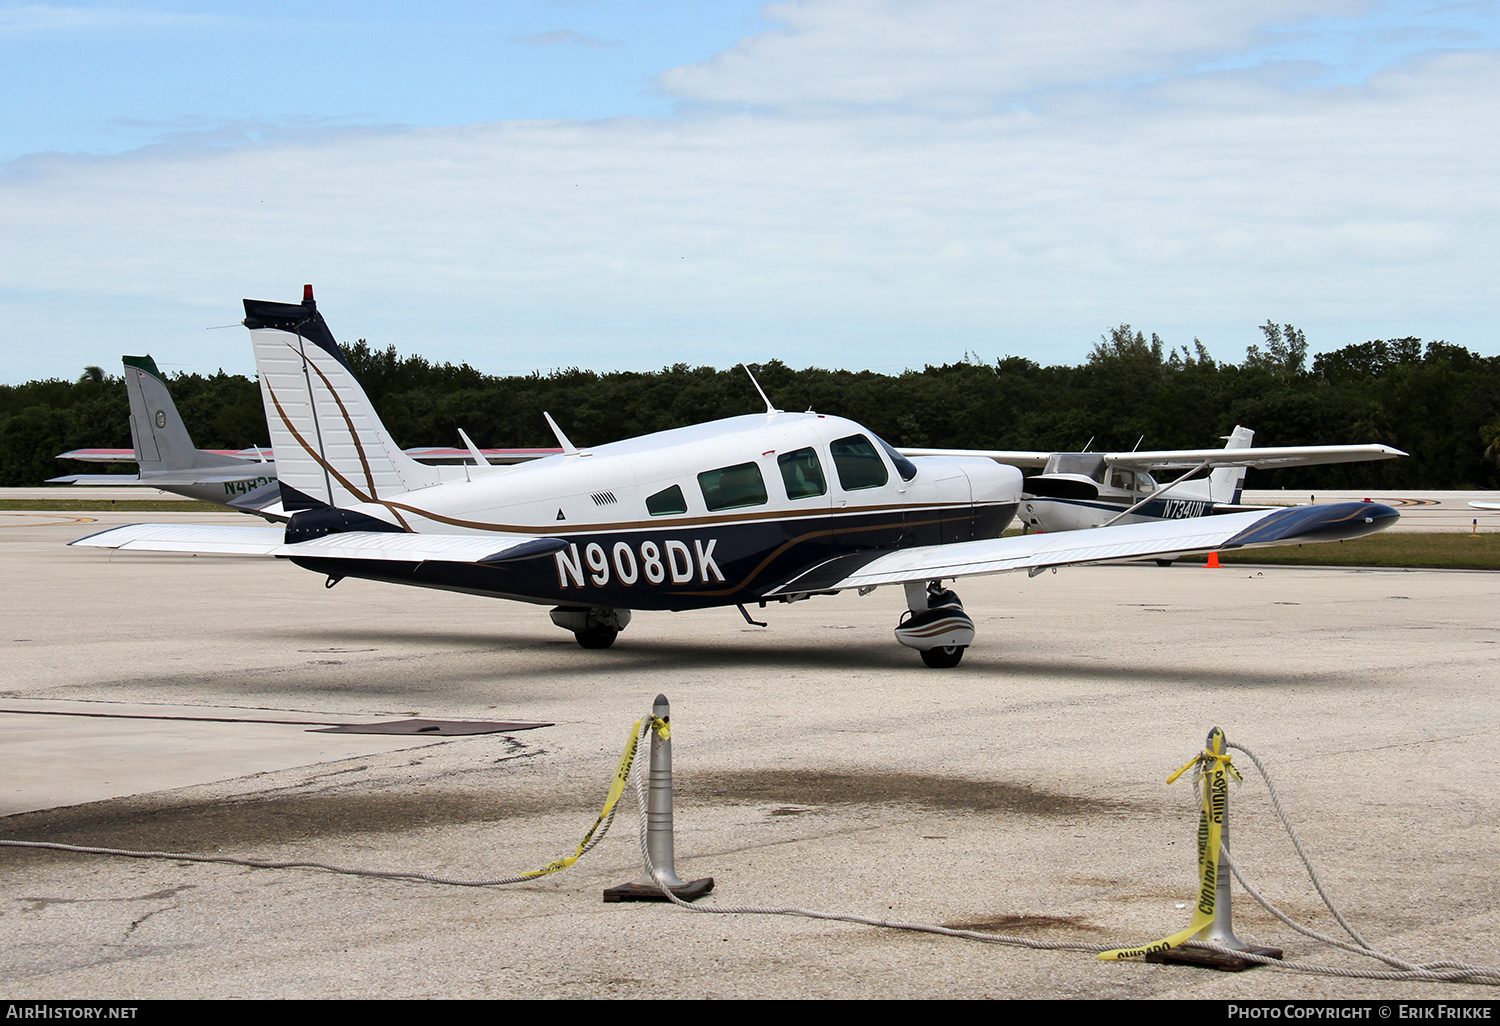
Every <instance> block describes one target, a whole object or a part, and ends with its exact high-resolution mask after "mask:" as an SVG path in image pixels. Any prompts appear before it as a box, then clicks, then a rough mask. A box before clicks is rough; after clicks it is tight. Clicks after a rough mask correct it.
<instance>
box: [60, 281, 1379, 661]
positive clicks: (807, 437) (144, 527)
mask: <svg viewBox="0 0 1500 1026" xmlns="http://www.w3.org/2000/svg"><path fill="white" fill-rule="evenodd" d="M245 315H246V316H245V322H244V323H245V326H246V327H248V328H249V329H250V335H251V339H252V342H253V345H254V348H255V360H256V366H257V368H258V370H259V374H260V385H261V394H262V397H263V399H264V401H265V407H266V417H267V421H268V423H269V426H270V429H271V443H272V445H273V446H274V447H275V451H276V456H277V469H278V471H279V474H280V482H281V491H282V505H283V507H284V508H285V510H286V511H287V513H289V514H290V519H289V521H288V522H287V524H286V526H285V529H282V528H280V527H202V526H190V525H174V524H136V525H132V526H128V527H119V528H114V529H112V530H109V531H104V532H101V533H99V534H95V535H91V536H90V537H88V538H83V539H80V540H79V541H77V542H74V543H73V544H75V545H90V546H101V547H106V548H119V549H147V550H153V551H177V552H203V553H245V554H260V555H269V556H279V557H285V558H287V559H290V560H291V561H292V562H294V563H296V564H297V565H298V566H302V567H305V568H307V569H309V570H313V571H315V572H317V573H321V574H326V575H327V576H328V583H329V585H330V586H332V585H333V584H334V583H336V582H337V581H339V580H340V579H342V578H344V577H358V578H366V579H370V580H378V581H388V582H391V583H396V584H412V585H419V586H423V587H430V588H444V589H449V590H454V591H464V592H471V593H474V594H479V595H490V596H495V597H499V598H508V599H515V600H518V601H522V602H532V603H538V604H543V605H549V606H553V607H555V608H553V610H552V619H553V621H554V622H555V623H556V624H557V625H558V626H559V627H562V628H564V629H566V630H570V631H572V632H573V633H574V634H575V635H576V636H577V639H578V641H579V642H580V643H581V644H582V645H583V646H584V647H586V648H605V647H607V646H609V645H610V644H612V643H613V642H614V640H615V637H616V636H617V635H618V634H619V632H620V631H621V630H622V629H623V628H624V627H625V626H626V625H627V624H628V623H629V622H630V611H631V610H640V609H649V610H686V609H699V608H704V607H710V606H738V607H739V608H740V611H741V613H743V614H744V615H745V618H746V619H749V618H750V614H749V613H748V612H747V611H746V610H745V608H744V606H745V604H746V603H749V602H757V603H760V604H762V605H764V604H765V603H767V602H773V601H781V602H792V601H796V600H799V599H805V598H808V597H810V596H813V595H826V594H832V593H835V592H839V591H843V590H847V589H859V591H860V592H861V593H864V592H866V591H869V590H873V589H874V588H876V587H879V586H881V585H901V586H903V587H904V589H905V594H906V601H907V612H906V613H905V614H903V617H902V620H901V622H900V623H899V624H898V626H897V627H896V637H897V640H898V641H900V642H901V643H902V644H904V645H907V646H908V647H911V648H914V649H917V650H918V651H919V652H921V655H922V659H923V661H924V662H925V663H926V664H927V665H928V666H934V667H951V666H956V665H957V664H958V662H959V660H960V659H961V658H962V656H963V653H964V650H965V648H966V647H967V646H968V645H969V644H970V643H971V642H972V641H973V638H974V625H973V622H972V621H971V620H970V619H969V617H968V616H967V615H966V614H965V613H964V611H963V607H962V605H961V603H960V602H959V600H958V597H957V596H956V595H954V594H953V592H952V591H950V590H948V589H947V588H945V587H944V586H943V584H944V582H945V581H950V580H952V579H954V578H958V577H965V576H969V575H975V574H989V573H1000V572H1004V571H1008V570H1028V571H1030V572H1031V573H1033V574H1035V573H1039V572H1041V571H1042V570H1045V569H1048V568H1056V567H1059V566H1068V565H1078V564H1085V563H1100V562H1109V561H1115V560H1127V559H1142V558H1154V557H1165V556H1176V555H1182V554H1184V553H1189V552H1202V551H1209V550H1215V549H1218V550H1222V549H1233V548H1240V547H1245V546H1254V545H1270V544H1285V543H1287V542H1308V541H1333V540H1339V539H1346V538H1354V537H1358V536H1360V535H1364V534H1368V533H1370V532H1372V531H1378V530H1381V529H1382V528H1385V527H1388V526H1390V525H1391V524H1393V523H1395V521H1396V519H1397V514H1396V512H1395V510H1393V509H1391V508H1389V507H1387V506H1383V505H1379V504H1375V503H1355V502H1350V503H1342V504H1337V505H1326V506H1314V507H1297V508H1291V509H1283V510H1279V511H1274V512H1254V513H1238V514H1226V515H1224V516H1214V517H1198V518H1193V519H1185V520H1175V521H1167V522H1159V523H1147V524H1133V525H1126V526H1119V527H1106V528H1099V529H1097V530H1092V531H1077V532H1068V533H1062V534H1047V535H1041V536H1037V535H1033V536H1030V537H1009V538H1002V537H1000V534H1001V532H1002V531H1003V530H1004V529H1005V527H1006V526H1007V525H1008V524H1009V523H1010V522H1011V520H1012V519H1013V518H1014V517H1015V514H1016V508H1017V505H1018V504H1019V503H1020V501H1021V495H1022V487H1023V485H1022V477H1021V472H1020V471H1019V470H1017V469H1016V468H1015V467H1011V466H1005V465H1002V464H1000V463H997V462H995V461H994V460H992V459H989V458H985V457H983V456H964V455H951V456H944V457H918V458H907V457H904V456H902V455H901V454H900V453H898V452H897V451H896V450H895V449H893V448H892V447H891V446H889V445H887V444H886V443H885V442H883V441H882V440H881V439H880V438H878V437H877V436H876V435H875V434H874V433H873V432H871V431H869V430H867V429H866V428H863V427H861V426H860V425H858V424H856V423H854V422H853V421H849V420H845V419H843V418H841V417H833V416H824V415H822V414H817V413H811V412H809V413H785V412H782V411H779V410H775V409H773V408H772V407H771V404H770V403H769V402H767V404H766V412H765V413H759V414H753V415H749V416H741V417H731V418H729V419H727V420H719V421H714V422H712V423H708V424H700V425H697V426H694V427H685V428H677V429H674V430H670V431H662V432H658V433H656V434H651V435H644V436H642V437H639V438H632V439H627V440H625V441H620V442H611V443H609V444H606V445H599V446H595V447H592V448H588V449H579V448H577V447H576V446H573V445H572V444H570V443H569V442H568V440H567V438H566V436H564V435H563V434H562V432H561V431H558V436H559V438H558V440H559V442H560V443H561V444H562V447H563V450H564V451H563V452H562V453H560V454H558V455H555V456H548V457H545V458H542V459H538V460H534V461H532V462H529V463H524V464H519V465H516V466H512V467H508V468H493V469H490V468H486V470H487V471H488V472H486V473H483V474H481V475H476V476H474V477H473V479H472V480H458V481H455V480H451V479H450V480H446V481H445V480H443V478H442V476H441V475H440V474H439V473H438V470H437V468H435V467H430V466H425V465H423V464H420V463H417V462H416V461H414V460H412V459H411V458H410V457H408V456H406V455H405V454H404V453H403V452H402V451H401V450H400V449H399V448H398V447H397V446H396V443H395V442H394V440H393V439H392V438H391V436H390V434H389V433H388V432H387V431H386V430H385V428H384V426H383V425H382V424H381V423H380V420H379V418H378V417H377V416H376V415H375V411H374V409H373V408H372V407H371V405H370V403H369V401H368V399H367V398H366V396H365V393H364V391H363V389H361V388H360V386H359V383H358V382H357V381H356V380H355V379H354V375H353V374H352V372H351V371H350V368H349V364H348V363H347V361H346V360H345V359H344V356H343V353H342V352H341V351H340V350H339V347H338V344H337V343H336V342H335V341H334V338H333V335H332V334H331V333H330V332H329V330H328V326H327V325H326V324H325V322H324V321H323V318H322V316H321V314H319V313H318V310H317V306H316V304H315V303H314V301H313V297H312V289H311V287H308V288H307V290H306V291H305V293H304V298H303V301H302V303H301V304H300V305H298V304H287V303H270V302H262V301H257V300H246V301H245ZM450 470H451V468H450Z"/></svg>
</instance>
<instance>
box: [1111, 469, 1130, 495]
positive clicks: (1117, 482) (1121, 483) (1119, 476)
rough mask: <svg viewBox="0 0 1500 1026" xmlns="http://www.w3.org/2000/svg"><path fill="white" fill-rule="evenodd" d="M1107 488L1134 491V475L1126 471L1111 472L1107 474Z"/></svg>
mask: <svg viewBox="0 0 1500 1026" xmlns="http://www.w3.org/2000/svg"><path fill="white" fill-rule="evenodd" d="M1109 486H1110V487H1111V488H1119V489H1122V490H1124V491H1127V492H1130V491H1134V490H1135V475H1134V474H1133V473H1131V472H1130V471H1128V470H1118V469H1116V470H1111V471H1110V472H1109Z"/></svg>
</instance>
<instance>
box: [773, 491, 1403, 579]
mask: <svg viewBox="0 0 1500 1026" xmlns="http://www.w3.org/2000/svg"><path fill="white" fill-rule="evenodd" d="M1398 519H1399V516H1398V514H1397V513H1396V511H1395V510H1393V509H1391V508H1390V507H1389V506H1383V505H1381V504H1380V503H1377V502H1340V503H1332V504H1329V505H1326V506H1293V507H1290V508H1283V509H1278V510H1274V511H1271V512H1265V513H1231V514H1227V515H1225V516H1214V517H1189V518H1186V519H1182V520H1166V521H1158V522H1155V523H1148V524H1128V525H1125V526H1120V527H1100V528H1095V529H1093V530H1087V531H1062V532H1056V533H1052V534H1034V535H1014V536H1011V537H1009V538H990V539H987V540H985V541H972V542H958V543H955V544H952V545H926V546H922V547H920V548H913V549H900V550H897V551H895V552H889V553H886V554H885V555H882V556H877V557H876V558H874V559H873V560H871V561H869V562H866V563H865V564H864V565H863V566H860V567H858V568H857V569H855V568H851V569H850V571H849V572H848V573H847V574H845V575H844V576H843V577H842V578H841V579H837V580H831V579H830V575H829V574H828V573H827V569H826V568H816V569H814V570H811V571H809V572H808V573H807V574H804V575H803V578H807V579H808V580H809V581H812V580H816V582H817V587H816V590H819V591H836V590H840V589H845V588H866V587H873V586H875V585H880V584H902V583H905V582H907V581H929V580H941V579H947V578H955V577H969V576H974V575H979V574H998V573H1005V572H1007V571H1010V570H1037V569H1046V568H1047V567H1055V566H1078V565H1082V564H1086V563H1109V562H1118V561H1121V560H1131V559H1150V558H1159V557H1167V556H1180V555H1185V554H1187V553H1190V552H1212V551H1223V550H1227V549H1236V548H1244V547H1247V546H1261V545H1286V544H1296V543H1300V542H1319V541H1341V540H1344V539H1348V538H1358V537H1360V536H1361V535H1365V534H1370V533H1371V532H1374V531H1379V530H1383V529H1384V528H1387V527H1389V526H1391V525H1392V524H1394V523H1395V522H1396V521H1397V520H1398ZM843 558H846V559H847V558H848V557H843ZM800 582H801V579H800V578H799V579H797V580H792V581H790V582H788V583H787V584H784V585H782V586H781V587H779V588H777V589H775V590H774V591H772V592H770V594H771V595H781V594H795V593H797V592H799V591H803V590H809V588H808V586H807V585H806V584H800ZM799 584H800V586H799Z"/></svg>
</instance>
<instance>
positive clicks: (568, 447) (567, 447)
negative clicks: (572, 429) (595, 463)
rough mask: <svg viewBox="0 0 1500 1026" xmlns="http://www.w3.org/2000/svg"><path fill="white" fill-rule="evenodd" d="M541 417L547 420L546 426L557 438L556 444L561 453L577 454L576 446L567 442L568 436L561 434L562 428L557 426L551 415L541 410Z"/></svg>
mask: <svg viewBox="0 0 1500 1026" xmlns="http://www.w3.org/2000/svg"><path fill="white" fill-rule="evenodd" d="M542 416H543V417H546V418H547V426H548V427H549V428H551V429H552V433H553V434H554V435H556V436H557V444H558V445H560V446H562V451H563V452H570V453H571V452H577V451H578V446H576V445H574V444H573V443H572V442H570V441H568V436H567V435H565V434H563V433H562V428H560V427H558V426H557V421H555V420H553V419H552V414H550V413H548V412H547V411H546V410H543V411H542Z"/></svg>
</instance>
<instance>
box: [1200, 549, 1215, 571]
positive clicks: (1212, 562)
mask: <svg viewBox="0 0 1500 1026" xmlns="http://www.w3.org/2000/svg"><path fill="white" fill-rule="evenodd" d="M1203 569H1205V570H1217V569H1219V554H1218V553H1217V552H1210V553H1209V554H1208V562H1207V563H1205V564H1204V565H1203Z"/></svg>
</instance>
